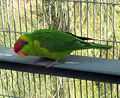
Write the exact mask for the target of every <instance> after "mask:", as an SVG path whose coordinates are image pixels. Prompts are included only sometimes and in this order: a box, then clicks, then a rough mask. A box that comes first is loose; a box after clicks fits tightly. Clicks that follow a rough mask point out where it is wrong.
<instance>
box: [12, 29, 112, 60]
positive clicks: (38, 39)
mask: <svg viewBox="0 0 120 98" xmlns="http://www.w3.org/2000/svg"><path fill="white" fill-rule="evenodd" d="M85 40H91V38H86V37H78V36H76V35H73V34H72V33H69V32H62V31H57V30H50V29H39V30H35V31H33V32H31V33H25V34H23V35H21V36H20V37H19V39H18V40H17V41H16V43H15V44H14V51H15V52H16V53H17V54H19V55H22V56H27V55H31V56H40V57H45V58H48V59H53V60H62V59H64V58H65V57H66V56H68V55H70V53H71V52H72V51H73V50H78V49H91V48H95V49H110V48H111V46H108V45H101V44H98V43H94V42H87V41H85Z"/></svg>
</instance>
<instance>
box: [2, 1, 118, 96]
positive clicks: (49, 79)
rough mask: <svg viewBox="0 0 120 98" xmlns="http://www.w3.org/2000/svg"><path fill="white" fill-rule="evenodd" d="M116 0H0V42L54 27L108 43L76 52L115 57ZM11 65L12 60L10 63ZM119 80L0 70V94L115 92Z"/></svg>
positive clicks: (8, 42)
mask: <svg viewBox="0 0 120 98" xmlns="http://www.w3.org/2000/svg"><path fill="white" fill-rule="evenodd" d="M119 14H120V1H119V0H0V46H3V47H12V46H13V44H14V42H15V40H16V39H17V38H18V37H19V36H20V35H21V34H22V33H23V32H31V31H33V30H35V29H39V28H48V27H49V28H50V27H52V28H55V29H58V30H63V31H69V32H71V33H74V34H76V35H78V36H86V37H91V38H95V39H96V40H95V41H96V42H98V43H104V44H108V45H112V46H113V48H112V49H110V50H106V51H105V50H96V49H90V50H79V51H75V52H73V53H74V54H77V55H83V56H93V57H100V58H106V59H119V58H120V52H119V51H120V48H119V46H120V36H119V32H120V18H119ZM16 66H17V65H16ZM119 86H120V85H119V84H113V83H107V82H98V81H89V80H81V79H75V78H67V77H56V76H53V75H43V74H35V73H28V72H19V71H13V70H3V69H1V70H0V98H119V97H120V95H119V91H120V87H119Z"/></svg>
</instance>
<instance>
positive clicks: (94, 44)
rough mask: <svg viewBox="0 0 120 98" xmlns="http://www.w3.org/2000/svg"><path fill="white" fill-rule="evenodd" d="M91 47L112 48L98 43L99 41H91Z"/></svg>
mask: <svg viewBox="0 0 120 98" xmlns="http://www.w3.org/2000/svg"><path fill="white" fill-rule="evenodd" d="M90 48H95V49H110V48H112V46H109V45H102V44H97V43H93V42H92V43H90Z"/></svg>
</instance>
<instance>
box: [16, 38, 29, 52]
mask: <svg viewBox="0 0 120 98" xmlns="http://www.w3.org/2000/svg"><path fill="white" fill-rule="evenodd" d="M26 44H28V42H27V41H24V40H21V39H19V40H17V41H16V43H15V44H14V51H15V52H16V53H18V52H19V51H20V50H21V49H22V48H23V47H24V45H26Z"/></svg>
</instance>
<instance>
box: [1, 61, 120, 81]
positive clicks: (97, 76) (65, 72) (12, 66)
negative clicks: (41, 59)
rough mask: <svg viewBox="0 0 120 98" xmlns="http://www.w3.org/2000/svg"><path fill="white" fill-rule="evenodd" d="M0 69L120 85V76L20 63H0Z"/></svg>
mask: <svg viewBox="0 0 120 98" xmlns="http://www.w3.org/2000/svg"><path fill="white" fill-rule="evenodd" d="M0 68H1V69H8V70H15V71H22V72H30V73H39V74H49V75H56V76H62V77H70V78H78V79H83V80H84V79H85V80H93V81H100V82H111V83H120V76H118V75H109V74H102V73H95V72H87V71H77V70H71V69H64V68H55V67H49V68H47V67H44V66H37V65H32V64H21V63H13V62H6V61H0Z"/></svg>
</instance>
